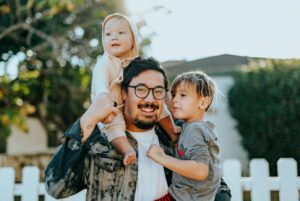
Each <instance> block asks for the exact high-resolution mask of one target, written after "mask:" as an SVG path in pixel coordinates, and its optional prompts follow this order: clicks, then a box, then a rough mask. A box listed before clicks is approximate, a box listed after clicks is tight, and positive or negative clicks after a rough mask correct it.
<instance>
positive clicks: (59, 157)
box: [45, 120, 174, 201]
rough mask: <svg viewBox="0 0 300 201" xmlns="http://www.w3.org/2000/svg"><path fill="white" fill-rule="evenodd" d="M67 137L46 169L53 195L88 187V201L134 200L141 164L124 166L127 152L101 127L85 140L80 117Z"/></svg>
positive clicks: (163, 139) (165, 141)
mask: <svg viewBox="0 0 300 201" xmlns="http://www.w3.org/2000/svg"><path fill="white" fill-rule="evenodd" d="M156 133H157V134H158V136H159V139H160V143H161V146H162V147H163V148H165V149H166V152H167V153H168V154H170V155H173V150H174V149H173V144H171V143H170V142H169V141H168V139H167V138H166V136H165V135H164V134H163V133H162V131H161V130H160V129H159V128H158V127H157V128H156ZM127 136H128V140H129V142H130V143H131V145H132V146H133V147H134V148H135V149H136V150H137V142H136V141H135V139H133V137H132V136H131V135H130V133H127ZM65 137H66V138H65V142H64V143H63V144H62V146H61V147H60V148H59V149H58V151H57V153H56V154H55V155H54V156H53V158H52V159H51V161H50V163H49V164H48V166H47V168H46V170H45V185H46V190H47V192H48V194H49V195H51V196H53V197H54V198H65V197H68V196H71V195H73V194H76V193H78V192H79V191H81V190H83V189H85V188H86V189H87V197H86V200H87V201H95V200H97V201H100V200H101V201H111V200H113V201H114V200H116V201H118V200H120V201H129V200H134V195H135V189H136V182H137V171H138V167H137V164H135V165H128V166H124V165H123V155H122V154H120V153H119V152H118V151H116V150H115V149H114V147H113V146H112V145H111V144H110V143H109V142H108V141H107V139H106V137H105V135H104V134H103V133H101V132H100V131H99V130H98V129H95V130H94V132H93V133H92V135H91V137H90V138H89V139H88V141H87V142H86V143H84V144H82V143H81V142H80V125H79V120H77V121H76V122H75V123H74V124H73V125H72V126H71V127H70V128H69V129H68V130H67V131H66V132H65ZM166 175H167V179H168V180H169V181H170V178H171V173H170V171H168V170H167V169H166Z"/></svg>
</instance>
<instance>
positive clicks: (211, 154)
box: [169, 121, 221, 201]
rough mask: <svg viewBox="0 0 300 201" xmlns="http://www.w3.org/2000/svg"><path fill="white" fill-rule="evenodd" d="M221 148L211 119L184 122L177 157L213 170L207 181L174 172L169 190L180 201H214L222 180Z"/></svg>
mask: <svg viewBox="0 0 300 201" xmlns="http://www.w3.org/2000/svg"><path fill="white" fill-rule="evenodd" d="M219 150H220V148H219V145H218V143H217V136H216V134H215V133H214V125H213V124H212V123H211V122H208V121H194V122H191V123H186V124H183V127H182V132H181V135H180V137H179V140H178V143H177V145H176V150H175V157H176V158H179V159H182V160H194V161H196V162H200V163H204V164H207V165H208V166H209V173H208V176H207V178H206V179H205V180H204V181H196V180H193V179H189V178H186V177H184V176H181V175H179V174H176V173H173V177H172V184H171V186H170V189H169V191H170V193H171V195H172V196H173V197H174V198H175V199H176V200H201V201H214V198H215V195H216V193H217V190H218V187H219V185H220V179H221V168H220V159H219Z"/></svg>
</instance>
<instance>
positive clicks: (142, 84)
mask: <svg viewBox="0 0 300 201" xmlns="http://www.w3.org/2000/svg"><path fill="white" fill-rule="evenodd" d="M138 85H141V86H146V87H149V86H148V85H147V84H145V83H137V84H136V86H138ZM156 87H163V88H165V86H164V85H156V86H154V87H150V88H156Z"/></svg>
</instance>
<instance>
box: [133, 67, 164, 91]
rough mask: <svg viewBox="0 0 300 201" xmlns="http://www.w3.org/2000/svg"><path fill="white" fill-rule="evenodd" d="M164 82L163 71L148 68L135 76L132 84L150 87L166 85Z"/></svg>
mask: <svg viewBox="0 0 300 201" xmlns="http://www.w3.org/2000/svg"><path fill="white" fill-rule="evenodd" d="M164 83H165V82H164V76H163V75H162V73H161V72H158V71H155V70H146V71H144V72H142V73H140V74H139V75H137V76H136V77H134V78H133V79H132V80H131V82H130V85H136V84H143V85H146V86H148V87H156V86H162V87H164Z"/></svg>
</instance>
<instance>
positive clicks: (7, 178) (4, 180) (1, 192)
mask: <svg viewBox="0 0 300 201" xmlns="http://www.w3.org/2000/svg"><path fill="white" fill-rule="evenodd" d="M14 185H15V171H14V169H13V168H11V167H3V168H0V196H1V200H6V201H13V200H14Z"/></svg>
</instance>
